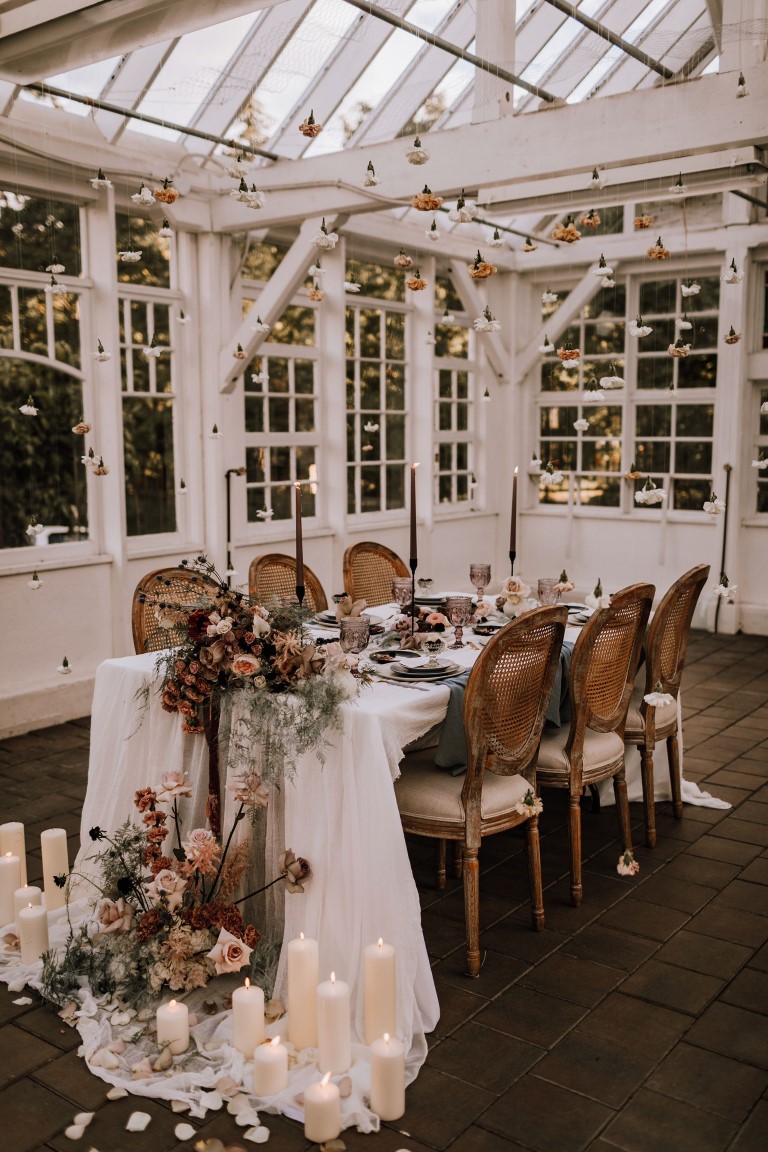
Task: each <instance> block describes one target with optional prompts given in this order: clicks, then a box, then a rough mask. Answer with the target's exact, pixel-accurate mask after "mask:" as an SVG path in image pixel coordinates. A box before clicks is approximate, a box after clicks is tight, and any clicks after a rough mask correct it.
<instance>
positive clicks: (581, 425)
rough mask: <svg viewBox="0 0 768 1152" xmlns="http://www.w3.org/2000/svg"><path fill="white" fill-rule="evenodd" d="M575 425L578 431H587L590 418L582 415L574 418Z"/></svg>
mask: <svg viewBox="0 0 768 1152" xmlns="http://www.w3.org/2000/svg"><path fill="white" fill-rule="evenodd" d="M573 426H574V428H575V429H576V431H577V432H586V431H587V430H588V429H589V420H585V419H584V417H583V416H581V417H580V418H579V419H578V420H574V422H573Z"/></svg>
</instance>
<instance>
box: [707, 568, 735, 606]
mask: <svg viewBox="0 0 768 1152" xmlns="http://www.w3.org/2000/svg"><path fill="white" fill-rule="evenodd" d="M738 587H739V586H738V584H731V583H730V582H729V580H728V577H727V576H726V574H725V572H723V573H722V575H721V576H720V583H719V584H718V586H717V587H716V588H715V589H714V590H713V593H712V595H713V596H720V597H722V599H723V600H727V601H728V603H729V604H732V603H733V598H734V596H735V595H736V592H737V590H738Z"/></svg>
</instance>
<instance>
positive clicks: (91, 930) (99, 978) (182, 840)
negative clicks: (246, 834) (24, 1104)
mask: <svg viewBox="0 0 768 1152" xmlns="http://www.w3.org/2000/svg"><path fill="white" fill-rule="evenodd" d="M229 787H230V789H231V790H232V792H233V793H234V797H235V799H236V800H237V801H238V802H239V805H238V809H237V812H236V814H235V817H234V820H233V823H232V828H231V830H230V832H229V836H228V837H227V839H226V842H225V843H223V844H222V843H221V841H220V840H219V839H218V838H217V837H216V836H214V834H213V832H212V831H211V830H210V829H209V828H192V829H190V830H189V832H187V833H186V835H184V834H183V833H182V824H181V819H180V816H179V810H178V801H179V798H180V797H185V796H190V795H191V787H190V784H189V781H188V779H187V777H186V776H185V774H184V773H183V772H181V771H178V770H176V771H170V772H165V773H163V775H162V777H161V780H160V783H159V784H158V785H157V786H156V787H154V788H151V787H148V788H141V789H139V791H138V792H136V794H135V798H134V806H135V808H136V810H137V812H138V813H139V815H140V818H141V822H140V823H136V822H134V821H133V820H131V819H128V820H126V821H125V823H124V824H123V825H122V826H121V827H120V828H118V829H117V831H115V832H114V833H112V834H111V835H110V834H108V833H107V832H105V831H104V830H103V829H102V828H98V827H95V828H91V830H90V836H91V839H92V840H93V841H94V844H95V845H99V846H100V848H101V851H100V852H99V854H98V857H97V868H98V873H99V874H100V879H99V881H96V880H93V879H91V878H90V877H89V879H90V882H91V883H92V884H94V885H95V887H96V889H97V892H98V896H97V899H96V901H95V902H94V905H93V911H92V914H91V915H89V916H88V915H87V916H86V917H85V919H83V920H82V921H81V922H80V924H79V927H78V928H77V930H75V929H74V928H72V929H71V930H70V935H69V938H68V940H67V944H66V948H65V949H64V952H63V954H61V955H57V954H56V953H54V952H48V953H46V955H45V956H44V963H43V973H42V993H43V996H44V997H45V998H46V999H48V1000H50V1001H52V1002H53V1003H56V1004H60V1005H61V1004H65V1003H67V1002H68V1001H69V1000H71V999H72V997H73V995H74V994H75V993H76V992H77V990H78V989H79V987H80V986H81V984H82V980H83V978H87V981H88V985H89V987H90V990H91V992H92V993H93V994H94V995H95V996H97V997H98V996H118V997H119V998H120V999H122V1000H125V1001H126V1002H127V1003H130V1004H132V1005H133V1004H140V1003H142V1002H143V1001H145V1000H147V999H148V998H150V997H153V996H157V995H159V994H160V993H161V992H162V991H163V989H164V988H166V987H167V988H169V989H170V990H171V991H173V992H190V991H192V990H193V989H195V988H202V987H204V986H205V985H206V984H207V983H208V981H209V980H210V979H211V977H212V976H214V975H216V976H219V975H222V974H224V973H228V972H239V971H240V970H241V969H242V968H246V967H247V968H248V969H249V970H250V969H251V956H252V953H253V951H254V949H255V947H256V944H257V943H258V941H259V938H260V933H259V932H258V930H257V929H256V928H255V926H254V925H253V924H248V923H246V922H245V921H244V919H243V915H242V913H241V911H240V905H242V904H243V903H244V902H245V901H246V900H247V899H249V896H243V897H241V898H239V899H236V898H235V896H236V893H237V890H238V887H239V886H240V884H241V881H242V880H243V876H244V873H245V869H246V865H247V862H248V854H249V849H250V845H249V841H248V839H247V838H246V839H243V840H241V841H240V842H239V843H237V844H233V840H234V834H235V829H236V828H237V826H238V824H239V823H240V821H241V820H243V819H244V818H245V816H246V815H247V814H250V815H251V817H252V818H254V819H255V818H256V816H257V814H258V811H259V810H260V809H262V808H264V807H265V806H266V804H267V798H268V790H267V788H266V787H265V785H264V783H263V781H262V780H261V779H260V778H258V777H256V776H255V775H254V774H249V775H247V776H245V777H241V778H239V779H237V780H235V781H233V782H232V783H231V784H230V785H229ZM171 833H173V840H175V846H174V847H173V848H171V846H170V843H169V842H168V841H169V835H170V834H171ZM309 874H310V867H309V864H308V863H307V861H306V860H302V859H297V858H296V857H295V856H294V854H293V852H290V851H287V852H284V853H283V855H282V857H281V860H280V866H279V875H278V876H277V878H276V879H275V880H273V881H271V883H277V881H278V880H280V879H281V878H284V879H285V881H286V884H287V887H288V890H289V891H292V892H297V891H303V886H302V881H304V880H306V878H307V877H308V876H309ZM56 883H57V884H59V885H61V886H65V885H67V884H68V883H69V880H68V878H67V877H66V876H57V877H56ZM269 886H270V885H266V887H269ZM259 891H263V889H259ZM250 895H256V893H251V894H250Z"/></svg>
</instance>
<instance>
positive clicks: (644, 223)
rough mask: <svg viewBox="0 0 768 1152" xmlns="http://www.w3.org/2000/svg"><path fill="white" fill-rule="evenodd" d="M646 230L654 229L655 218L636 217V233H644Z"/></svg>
mask: <svg viewBox="0 0 768 1152" xmlns="http://www.w3.org/2000/svg"><path fill="white" fill-rule="evenodd" d="M644 228H653V216H635V232H642V231H643V229H644Z"/></svg>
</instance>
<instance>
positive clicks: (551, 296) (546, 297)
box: [541, 288, 557, 304]
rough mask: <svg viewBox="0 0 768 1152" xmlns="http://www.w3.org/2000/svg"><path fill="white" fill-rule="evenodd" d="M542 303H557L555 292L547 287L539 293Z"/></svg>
mask: <svg viewBox="0 0 768 1152" xmlns="http://www.w3.org/2000/svg"><path fill="white" fill-rule="evenodd" d="M541 302H542V304H557V292H550V290H549V288H547V290H546V292H542V294H541Z"/></svg>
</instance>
